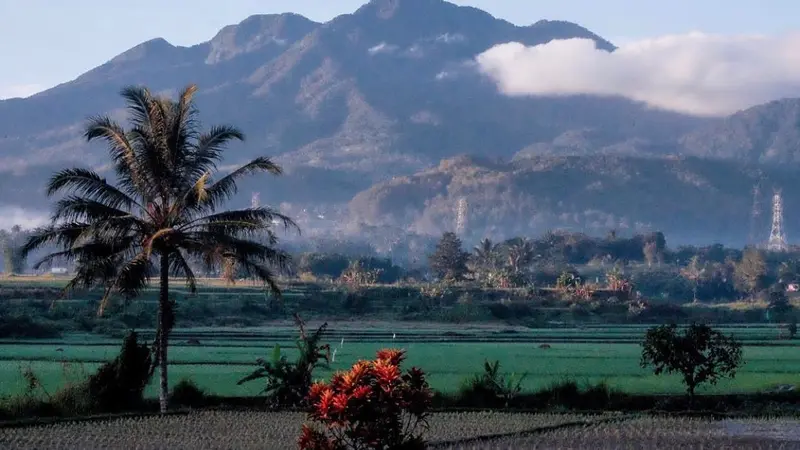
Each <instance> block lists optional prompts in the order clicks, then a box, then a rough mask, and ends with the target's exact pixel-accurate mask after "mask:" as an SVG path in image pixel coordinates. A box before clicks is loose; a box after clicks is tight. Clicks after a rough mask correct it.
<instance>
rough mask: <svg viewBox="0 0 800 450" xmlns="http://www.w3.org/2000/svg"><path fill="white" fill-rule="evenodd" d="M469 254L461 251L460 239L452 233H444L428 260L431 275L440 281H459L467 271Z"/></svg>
mask: <svg viewBox="0 0 800 450" xmlns="http://www.w3.org/2000/svg"><path fill="white" fill-rule="evenodd" d="M468 260H469V253H466V252H464V251H463V250H462V249H461V239H459V238H458V236H456V234H455V233H453V232H449V231H448V232H446V233H444V234H443V235H442V239H441V240H439V243H438V244H436V250H435V251H434V252H433V254H431V255H430V257H429V258H428V264H429V265H430V267H431V270H433V273H434V274H435V275H436V276H437V277H438V278H440V279H442V280H453V281H460V280H462V279H464V277H465V276H466V275H467V273H468V272H469V270H468V269H467V261H468Z"/></svg>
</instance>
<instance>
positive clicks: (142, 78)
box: [0, 0, 800, 221]
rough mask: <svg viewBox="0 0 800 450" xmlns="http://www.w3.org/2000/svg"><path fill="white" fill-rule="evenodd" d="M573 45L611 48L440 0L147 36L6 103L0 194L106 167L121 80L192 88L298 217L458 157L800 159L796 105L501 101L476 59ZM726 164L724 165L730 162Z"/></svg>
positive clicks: (268, 198) (630, 164)
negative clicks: (694, 107) (105, 128)
mask: <svg viewBox="0 0 800 450" xmlns="http://www.w3.org/2000/svg"><path fill="white" fill-rule="evenodd" d="M570 38H581V39H591V40H593V41H594V42H595V45H596V46H597V47H598V48H600V49H603V50H605V51H615V49H616V47H615V46H614V45H613V44H612V43H611V42H609V41H608V40H606V39H604V38H602V37H601V36H598V35H596V34H594V33H592V32H591V31H590V30H588V29H586V28H584V27H581V26H580V25H578V24H574V23H572V22H566V21H550V20H540V21H537V22H535V23H533V24H530V25H526V26H519V25H515V24H513V23H511V22H508V21H506V20H502V19H497V18H495V17H493V16H492V15H491V14H489V13H486V12H484V11H481V10H479V9H477V8H471V7H462V6H457V5H454V4H451V3H448V2H444V1H442V0H373V1H371V2H370V3H368V4H366V5H364V6H362V7H361V8H359V9H358V10H356V11H354V12H353V13H350V14H343V15H340V16H337V17H336V18H334V19H332V20H330V21H328V22H325V23H317V22H314V21H311V20H309V19H307V18H305V17H303V16H300V15H297V14H292V13H286V14H264V15H254V16H251V17H248V18H246V19H244V20H243V21H241V22H239V23H238V24H233V25H229V26H226V27H224V28H222V29H221V30H219V31H218V32H217V33H216V34H215V35H214V36H212V37H211V38H210V39H209V40H208V41H205V42H202V43H198V44H195V45H192V46H189V47H180V46H174V45H172V44H170V43H169V42H167V41H165V40H164V39H161V38H155V39H151V40H148V41H146V42H143V43H141V44H139V45H137V46H134V47H132V48H131V49H128V50H126V51H125V52H122V53H121V54H120V55H118V56H116V57H115V58H112V59H111V60H109V61H107V62H106V63H104V64H102V65H100V66H98V67H96V68H94V69H92V70H90V71H87V72H86V73H84V74H82V75H81V76H79V77H77V78H76V79H75V80H72V81H69V82H66V83H62V84H61V85H59V86H57V87H55V88H53V89H49V90H47V91H45V92H42V93H39V94H37V95H34V96H32V97H30V98H28V99H22V100H20V99H14V100H7V101H0V173H5V174H6V176H7V178H8V180H13V181H9V182H8V183H6V186H7V187H9V188H8V189H7V191H8V192H4V191H0V204H2V203H10V202H13V201H16V199H17V198H22V197H23V196H24V197H25V198H29V199H30V206H32V207H40V206H41V207H44V205H45V204H46V199H44V197H43V196H41V195H40V189H41V186H40V185H41V184H43V183H44V179H42V178H41V173H42V172H43V171H45V169H49V168H57V167H63V166H64V165H75V164H78V165H86V166H90V167H102V166H103V165H104V164H105V163H106V154H105V149H104V148H102V147H100V146H96V145H88V144H86V143H85V142H84V140H83V139H82V137H81V134H82V125H83V122H84V120H85V119H86V118H87V117H89V116H90V115H95V114H110V115H111V116H112V117H114V118H116V119H117V120H120V121H123V120H124V115H123V111H122V110H121V108H122V107H123V106H124V105H123V103H122V100H121V98H120V97H119V95H118V93H119V90H120V88H122V87H123V86H125V85H129V84H143V85H146V86H148V87H149V88H151V90H152V91H154V92H157V93H164V94H172V93H174V92H175V91H176V90H177V89H180V88H182V87H183V86H185V85H186V84H189V83H196V84H197V85H198V86H199V88H200V91H199V93H198V97H197V99H198V106H199V107H200V110H201V117H202V119H203V121H204V123H206V124H208V125H212V124H218V123H222V124H226V123H230V124H234V125H237V126H239V127H241V128H242V129H243V131H244V132H245V134H246V136H247V137H248V139H247V141H246V142H245V143H244V144H237V145H235V146H233V147H232V148H231V149H230V152H229V155H230V156H229V158H228V160H226V163H231V164H235V163H239V162H242V161H244V160H247V159H249V158H251V157H253V156H256V155H264V154H267V155H269V156H271V157H273V158H274V159H275V160H276V161H277V162H278V163H279V164H281V165H283V166H284V167H285V169H286V172H287V176H285V177H283V179H281V180H280V181H275V180H270V181H269V182H268V183H269V184H266V185H263V186H262V184H261V183H262V182H263V180H262V181H254V182H252V183H250V182H248V184H246V185H245V186H244V187H243V192H250V191H258V192H261V191H263V193H262V194H263V195H262V197H261V198H262V200H263V201H265V202H269V203H272V204H279V203H282V202H283V203H285V204H286V205H288V206H291V207H292V208H295V209H296V208H299V209H300V210H303V209H309V210H310V209H313V208H323V209H324V208H327V207H328V206H330V207H331V208H334V209H336V208H339V209H340V208H344V207H345V206H347V205H352V204H353V200H354V197H356V196H358V195H361V194H360V193H363V192H365V191H369V189H370V187H371V186H377V187H380V186H383V183H387V182H392V180H398V179H402V177H412V178H413V177H418V176H419V174H421V173H425V171H426V170H433V169H436V168H438V167H440V165H441V164H442V161H447V162H448V164H452V163H453V158H454V157H457V156H458V155H473V157H474V158H478V159H476V161H477V160H479V159H481V158H482V160H484V161H496V162H497V163H498V164H499V163H500V161H505V162H503V164H512V163H513V164H523V163H530V161H532V160H539V161H544V160H547V159H550V160H553V161H557V160H559V158H567V157H573V156H577V157H580V158H585V159H584V160H585V161H591V159H592V158H611V159H609V161H615V162H614V164H617V165H618V166H619V167H624V168H625V169H624V171H628V170H632V171H634V172H635V170H636V169H635V168H636V167H645V166H647V167H650V166H649V165H648V164H649V163H645V162H642V161H643V160H642V158H645V159H647V158H672V157H675V156H676V155H678V156H680V155H683V156H684V157H695V156H699V157H703V158H713V159H716V160H734V161H738V162H737V164H790V165H793V164H795V163H798V162H800V154H796V152H795V150H794V149H795V148H797V147H798V146H800V135H798V134H797V133H796V129H795V128H793V127H792V123H794V121H797V120H800V117H798V115H800V100H798V99H785V100H782V101H779V102H773V103H770V104H767V105H762V106H759V107H755V108H751V109H748V110H746V111H742V112H740V113H737V114H734V115H732V116H730V117H728V118H718V119H717V118H701V117H694V116H689V115H685V114H680V113H675V112H670V111H665V110H659V109H654V108H650V107H647V106H645V105H643V104H641V103H637V102H634V101H631V100H627V99H624V98H620V97H597V96H590V95H574V96H552V97H548V96H539V97H530V98H515V97H507V96H504V95H502V94H501V93H500V92H498V89H497V86H496V85H495V84H494V83H492V82H491V81H490V80H489V79H487V78H486V77H485V76H483V75H482V74H481V73H480V71H479V70H476V67H475V65H476V62H475V57H476V56H477V55H478V54H480V53H482V52H484V51H486V50H488V49H490V48H492V47H493V46H495V45H499V44H503V43H507V42H521V43H523V44H525V45H528V46H532V45H539V44H543V43H546V42H550V41H551V40H554V39H570ZM537 158H539V159H537ZM541 158H545V159H544V160H543V159H541ZM625 158H631V159H630V160H627V162H626V160H625ZM667 160H668V159H667ZM482 164H483V165H484V166H485V165H486V164H487V163H482ZM664 164H665V165H666V166H669V163H664ZM708 164H712V162H708ZM726 164H729V163H727V162H723V163H722V165H721V166H720V169H719V170H720V172H721V173H727V174H729V175H731V174H736V173H738V172H736V170H734V169H731V168H730V167H729V165H726ZM708 167H713V164H712V165H710V166H708ZM464 170H472V169H464ZM482 170H483V169H482ZM486 170H488V169H486ZM570 170H573V169H570ZM620 170H622V169H620ZM652 170H655V169H652ZM704 170H706V169H704ZM709 170H710V169H709ZM737 170H738V169H737ZM26 171H27V172H26ZM624 171H623V172H624ZM496 172H497V173H496V174H495V176H502V177H506V178H508V177H511V178H513V177H514V176H515V175H514V172H513V171H510V172H509V171H508V170H497V171H496ZM26 173H28V174H30V176H26ZM481 173H483V172H481ZM576 173H577V172H576ZM484 175H485V174H484ZM589 175H591V176H592V177H593V176H595V175H596V174H588V175H587V176H589ZM439 176H441V174H440V175H439ZM482 176H483V175H482ZM659 176H661V175H659ZM731 176H733V175H731ZM511 178H509V179H511ZM509 182H511V181H509ZM670 182H671V183H672V181H670ZM423 184H424V183H423ZM642 186H643V189H655V190H659V189H658V187H657V186H655V185H647V184H643V185H642ZM326 187H328V188H326ZM542 189H549V190H551V191H552V190H554V189H556V187H553V186H545V187H542ZM651 194H652V193H649V192H641V193H640V195H642V196H646V195H651ZM658 194H659V195H661V192H658ZM469 195H477V196H478V197H479V196H480V195H479V194H469ZM537 195H541V193H538V194H537ZM240 197H241V198H238V199H237V201H238V202H240V203H241V204H246V203H247V199H246V198H245V197H246V196H244V195H242V196H240ZM360 198H363V195H362V197H360ZM737 202H739V200H737ZM356 203H358V202H356ZM400 204H402V202H399V201H398V205H400ZM737 204H738V203H737ZM288 206H287V207H288ZM398 208H400V211H402V210H403V208H401V207H400V206H398ZM345 209H346V208H345ZM367 209H369V207H367ZM618 213H619V212H615V214H618ZM359 214H361V213H359ZM321 215H324V214H321ZM362 215H363V214H362ZM390 215H391V214H390ZM342 220H347V218H346V217H343V218H342ZM631 220H633V221H636V220H637V219H636V217H633V216H631ZM725 220H729V218H726V219H725Z"/></svg>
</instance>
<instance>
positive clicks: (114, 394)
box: [87, 331, 152, 412]
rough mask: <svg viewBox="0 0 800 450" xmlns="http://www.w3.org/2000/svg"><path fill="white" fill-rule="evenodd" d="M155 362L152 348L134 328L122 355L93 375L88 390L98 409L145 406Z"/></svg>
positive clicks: (123, 409) (111, 409) (127, 408)
mask: <svg viewBox="0 0 800 450" xmlns="http://www.w3.org/2000/svg"><path fill="white" fill-rule="evenodd" d="M151 365H152V358H151V355H150V348H149V347H148V346H147V345H143V344H139V343H138V336H137V334H136V332H134V331H131V332H130V333H128V335H127V336H126V337H125V340H124V341H123V343H122V349H121V350H120V354H119V356H117V357H116V358H114V360H113V361H111V362H108V363H106V364H104V365H103V366H101V367H100V368H99V369H98V370H97V373H95V374H94V375H92V376H90V377H89V380H88V383H87V389H88V392H89V396H90V397H91V399H92V403H93V407H94V409H96V410H97V411H101V412H118V411H128V410H133V409H136V408H139V407H141V405H142V403H143V399H144V397H143V393H144V388H145V387H146V386H147V383H149V382H150V378H151V376H152V372H151Z"/></svg>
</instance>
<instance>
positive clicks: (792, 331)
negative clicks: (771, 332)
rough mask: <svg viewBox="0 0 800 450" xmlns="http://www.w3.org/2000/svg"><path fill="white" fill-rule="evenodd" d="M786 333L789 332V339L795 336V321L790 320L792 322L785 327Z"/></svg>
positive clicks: (793, 319)
mask: <svg viewBox="0 0 800 450" xmlns="http://www.w3.org/2000/svg"><path fill="white" fill-rule="evenodd" d="M786 331H788V332H789V339H794V338H795V337H796V336H797V319H795V318H794V317H793V318H792V321H791V322H789V325H787V326H786Z"/></svg>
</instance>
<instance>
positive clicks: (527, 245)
mask: <svg viewBox="0 0 800 450" xmlns="http://www.w3.org/2000/svg"><path fill="white" fill-rule="evenodd" d="M535 253H536V252H535V250H534V247H533V243H532V242H531V241H529V240H528V239H515V240H513V241H512V242H510V243H509V245H508V250H507V257H508V267H509V268H510V269H511V271H512V272H513V273H515V274H518V273H519V272H521V271H522V270H523V269H525V268H527V267H528V266H530V265H531V264H533V260H534V259H535Z"/></svg>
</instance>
